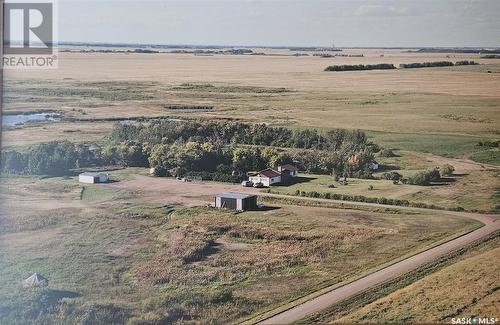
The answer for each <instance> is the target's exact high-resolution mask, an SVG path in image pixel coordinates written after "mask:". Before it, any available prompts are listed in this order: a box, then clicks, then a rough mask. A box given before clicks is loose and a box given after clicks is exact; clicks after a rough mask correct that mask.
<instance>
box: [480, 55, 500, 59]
mask: <svg viewBox="0 0 500 325" xmlns="http://www.w3.org/2000/svg"><path fill="white" fill-rule="evenodd" d="M480 59H500V55H498V54H486V55H481V57H480Z"/></svg>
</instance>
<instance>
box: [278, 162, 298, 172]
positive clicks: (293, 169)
mask: <svg viewBox="0 0 500 325" xmlns="http://www.w3.org/2000/svg"><path fill="white" fill-rule="evenodd" d="M280 167H281V169H283V170H289V171H291V172H295V171H298V170H299V169H298V168H297V167H295V166H294V165H290V164H286V165H281V166H280Z"/></svg>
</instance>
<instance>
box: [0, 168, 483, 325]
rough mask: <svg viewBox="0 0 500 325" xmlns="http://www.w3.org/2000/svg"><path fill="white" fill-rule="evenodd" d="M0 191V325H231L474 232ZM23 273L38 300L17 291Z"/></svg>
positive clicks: (442, 224) (24, 189) (361, 216)
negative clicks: (150, 324)
mask: <svg viewBox="0 0 500 325" xmlns="http://www.w3.org/2000/svg"><path fill="white" fill-rule="evenodd" d="M131 172H135V171H129V173H131ZM114 175H117V176H118V177H117V178H118V179H120V178H121V179H123V180H124V182H127V181H126V180H127V179H128V177H129V176H128V175H129V174H128V173H124V172H123V171H118V172H117V173H116V174H114ZM114 177H116V176H114ZM116 184H119V183H116ZM179 184H180V185H179V186H189V185H191V184H186V183H182V182H179ZM183 184H185V185H183ZM1 189H2V192H1V196H2V197H1V199H2V202H4V204H6V205H5V206H4V207H3V208H4V209H3V211H9V213H8V214H2V216H1V219H0V223H1V225H2V227H1V229H2V231H1V234H0V236H1V237H0V238H1V241H2V242H3V243H4V244H5V243H8V245H2V247H4V248H3V249H2V253H1V255H0V259H1V263H0V265H1V270H0V271H1V273H2V274H4V275H5V276H2V278H1V280H0V282H1V283H0V284H1V285H0V287H1V288H2V289H1V291H0V293H1V294H0V296H1V297H2V301H0V308H1V310H2V314H1V315H2V316H1V317H2V319H1V320H2V322H3V321H8V320H9V319H13V318H20V319H24V320H25V321H32V320H37V321H43V320H45V321H48V322H51V321H54V320H56V319H59V320H62V321H66V322H67V321H77V322H84V321H89V322H92V321H95V319H100V320H103V319H105V320H107V321H108V322H111V321H123V320H124V319H136V320H139V319H142V320H144V319H147V320H161V321H164V322H175V321H180V320H184V321H191V322H193V323H196V322H199V321H201V320H203V321H207V320H214V321H218V322H219V321H223V322H224V323H227V322H234V321H236V320H238V319H244V318H246V317H250V316H252V315H254V314H255V313H258V312H261V311H263V310H267V309H268V308H270V307H273V306H278V305H279V304H281V303H284V302H286V301H289V300H290V299H293V298H294V297H300V296H302V295H304V294H307V293H310V292H312V291H314V290H315V289H317V288H321V287H322V286H325V285H327V284H333V283H337V282H341V281H343V280H346V279H349V278H351V277H353V276H356V275H358V274H360V273H362V272H365V271H367V270H369V269H371V268H374V267H377V266H378V265H380V264H384V263H386V262H387V261H390V260H392V259H395V258H398V257H400V256H402V255H405V254H407V253H410V252H413V251H416V250H420V249H424V248H425V247H427V246H428V245H431V244H432V243H434V242H436V241H438V240H441V239H443V238H445V237H447V236H451V235H453V234H455V233H459V232H463V231H467V230H470V229H474V228H476V227H478V225H479V224H478V223H476V222H472V221H470V220H467V219H463V218H460V217H452V216H446V215H437V214H435V213H434V212H429V213H422V212H415V213H413V212H402V211H401V212H398V213H394V212H393V213H379V212H367V211H365V212H361V211H360V212H357V211H351V210H338V209H331V208H323V207H308V206H290V205H286V204H284V205H270V206H269V208H268V209H266V210H264V211H254V212H246V213H232V212H227V211H221V210H214V209H212V208H200V207H193V208H186V207H183V206H179V205H168V204H167V205H165V204H164V202H161V201H157V202H156V203H155V202H152V201H151V200H150V201H148V202H145V200H143V201H144V203H134V202H135V201H134V200H129V201H130V202H131V203H129V204H123V203H122V200H123V199H127V196H128V195H136V196H139V198H140V197H141V196H142V197H144V198H147V196H148V193H134V192H133V191H130V192H124V191H121V190H118V189H116V188H114V187H109V186H106V187H104V186H99V185H85V191H84V192H83V194H82V187H81V186H80V185H78V184H77V183H76V181H75V179H74V178H46V179H38V178H32V177H23V178H3V179H2V188H1ZM28 198H29V199H28ZM139 201H140V200H139ZM5 202H6V203H5ZM207 203H209V202H207ZM28 205H29V206H33V205H36V206H37V207H38V209H36V210H33V209H28V208H27V206H28ZM394 211H397V210H394ZM375 249H376V250H377V252H378V253H377V254H372V253H370V252H372V251H374V250H375ZM33 272H40V273H42V274H44V275H45V276H46V277H47V278H48V279H49V281H50V289H40V290H38V289H34V290H32V291H30V290H28V291H26V290H23V289H20V288H19V287H18V284H19V282H20V281H21V280H22V279H24V278H25V277H27V276H29V275H30V274H32V273H33ZM290 282H293V283H295V284H296V285H294V286H289V283H290ZM271 284H272V285H271ZM19 306H24V307H23V308H20V307H19ZM26 306H29V307H26ZM41 311H43V313H42V315H41V316H38V314H39V313H40V312H41Z"/></svg>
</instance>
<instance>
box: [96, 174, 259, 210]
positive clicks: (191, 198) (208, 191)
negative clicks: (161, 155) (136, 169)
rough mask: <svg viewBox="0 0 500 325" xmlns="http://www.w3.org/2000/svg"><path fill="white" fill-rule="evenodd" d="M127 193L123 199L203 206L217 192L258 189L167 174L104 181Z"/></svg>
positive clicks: (108, 185)
mask: <svg viewBox="0 0 500 325" xmlns="http://www.w3.org/2000/svg"><path fill="white" fill-rule="evenodd" d="M104 186H107V187H110V188H112V189H113V190H117V191H118V192H121V193H123V194H127V197H126V199H125V198H124V200H126V201H127V202H133V203H162V204H182V205H185V206H189V207H192V206H204V205H207V204H211V203H213V202H214V198H215V196H216V195H217V194H218V193H222V192H241V193H253V194H257V193H258V192H259V190H258V189H255V188H251V187H243V186H241V185H239V184H235V185H232V184H224V183H217V182H183V181H181V180H177V179H175V178H170V177H168V178H167V177H149V176H143V175H133V179H132V180H126V181H121V182H117V183H110V184H107V185H104Z"/></svg>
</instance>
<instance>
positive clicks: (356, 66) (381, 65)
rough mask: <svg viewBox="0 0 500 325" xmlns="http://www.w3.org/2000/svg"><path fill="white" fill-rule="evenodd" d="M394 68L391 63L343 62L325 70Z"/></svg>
mask: <svg viewBox="0 0 500 325" xmlns="http://www.w3.org/2000/svg"><path fill="white" fill-rule="evenodd" d="M385 69H396V67H395V66H394V64H392V63H379V64H352V65H351V64H343V65H330V66H328V67H326V68H325V71H359V70H385Z"/></svg>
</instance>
